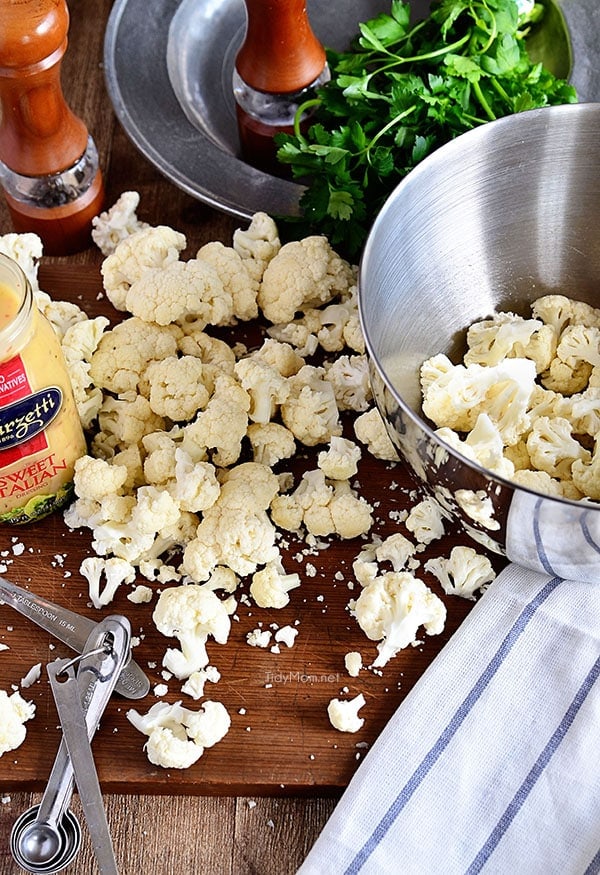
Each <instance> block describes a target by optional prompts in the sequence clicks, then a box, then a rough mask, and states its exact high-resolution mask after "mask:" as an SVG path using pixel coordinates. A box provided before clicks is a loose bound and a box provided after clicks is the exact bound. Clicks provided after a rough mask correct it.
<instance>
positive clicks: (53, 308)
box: [35, 292, 87, 343]
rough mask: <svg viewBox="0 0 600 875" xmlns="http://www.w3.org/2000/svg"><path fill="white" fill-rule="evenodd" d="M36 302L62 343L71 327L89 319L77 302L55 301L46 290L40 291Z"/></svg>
mask: <svg viewBox="0 0 600 875" xmlns="http://www.w3.org/2000/svg"><path fill="white" fill-rule="evenodd" d="M35 302H36V304H37V308H38V310H39V311H40V312H41V313H42V314H43V315H44V316H45V317H46V319H47V320H48V322H49V323H50V324H51V325H52V327H53V328H54V331H55V333H56V335H57V336H58V339H59V340H60V341H61V343H62V340H63V338H64V336H65V334H66V333H67V331H68V330H69V328H71V327H72V326H73V325H76V324H77V323H78V322H85V321H86V320H87V316H86V314H85V313H84V312H83V310H82V309H81V308H80V307H78V306H77V304H73V303H71V302H70V301H55V300H54V299H53V298H51V297H50V296H49V295H47V294H46V293H45V292H38V293H37V295H36V296H35Z"/></svg>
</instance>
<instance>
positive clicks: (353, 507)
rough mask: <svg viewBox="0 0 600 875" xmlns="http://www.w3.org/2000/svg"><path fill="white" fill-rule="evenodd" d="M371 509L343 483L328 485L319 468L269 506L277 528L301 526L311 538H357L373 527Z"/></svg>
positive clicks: (308, 472) (306, 475) (346, 483)
mask: <svg viewBox="0 0 600 875" xmlns="http://www.w3.org/2000/svg"><path fill="white" fill-rule="evenodd" d="M372 510H373V508H372V507H371V505H370V504H369V503H368V502H367V501H366V500H365V499H364V498H362V496H358V495H357V494H356V493H355V492H354V491H353V490H352V489H351V487H350V485H349V483H348V481H346V480H335V481H332V482H331V483H328V482H327V481H326V479H325V474H324V473H323V471H321V470H320V469H319V468H317V469H315V470H313V471H305V473H304V474H303V475H302V480H301V481H300V484H299V485H298V487H297V488H296V490H295V491H294V492H292V493H291V494H290V495H278V496H276V497H275V498H274V499H273V501H272V502H271V517H272V519H273V521H274V522H275V524H276V525H278V526H280V527H281V528H283V529H287V530H288V531H298V530H299V529H300V527H301V526H302V525H304V526H306V529H307V530H308V531H309V532H310V533H311V534H313V535H323V536H325V535H334V534H335V535H339V536H340V537H341V538H357V537H358V536H359V535H362V534H365V533H366V532H368V531H369V529H370V528H371V526H372V525H373V517H372V514H371V511H372Z"/></svg>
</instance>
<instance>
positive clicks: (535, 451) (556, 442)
mask: <svg viewBox="0 0 600 875" xmlns="http://www.w3.org/2000/svg"><path fill="white" fill-rule="evenodd" d="M571 430H572V426H571V423H570V422H569V420H568V419H564V418H563V417H560V416H555V417H552V418H550V417H548V416H539V417H538V418H537V419H535V420H534V422H533V424H532V426H531V431H530V432H529V435H528V436H527V451H528V453H529V457H530V459H531V461H532V463H533V466H534V467H535V468H537V469H539V470H540V471H546V472H547V473H548V474H550V476H551V477H556V478H558V479H559V480H570V479H571V466H572V464H573V462H574V461H575V459H581V461H582V462H584V463H585V462H589V460H590V458H591V454H590V452H589V451H588V450H586V449H584V447H582V445H581V444H580V443H579V441H577V440H576V439H575V438H574V437H573V436H572V433H571Z"/></svg>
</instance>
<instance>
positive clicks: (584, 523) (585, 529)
mask: <svg viewBox="0 0 600 875" xmlns="http://www.w3.org/2000/svg"><path fill="white" fill-rule="evenodd" d="M589 513H590V511H586V513H584V514H583V515H582V517H581V531H582V532H583V537H584V538H585V540H586V542H587V543H588V544H589V545H590V547H592V549H594V550H595V551H596V553H600V546H599V545H598V543H597V542H596V540H595V538H594V537H593V535H592V533H591V532H590V529H589V526H588V524H587V517H588V516H589ZM594 513H595V511H594Z"/></svg>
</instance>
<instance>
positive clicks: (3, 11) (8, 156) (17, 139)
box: [0, 0, 104, 255]
mask: <svg viewBox="0 0 600 875" xmlns="http://www.w3.org/2000/svg"><path fill="white" fill-rule="evenodd" d="M0 19H1V20H2V27H1V28H0V183H1V184H2V187H3V189H4V196H5V199H6V202H7V205H8V208H9V211H10V214H11V218H12V221H13V225H14V228H15V230H16V231H17V232H19V233H24V232H27V231H32V232H34V233H36V234H38V235H39V236H40V237H41V239H42V241H43V243H44V250H45V252H46V253H47V254H50V255H64V254H67V253H69V252H75V251H77V250H79V249H83V248H84V247H85V246H87V245H88V244H89V237H90V231H91V220H92V218H93V217H94V216H95V215H97V214H98V213H99V212H100V211H101V209H102V205H103V201H104V189H103V184H102V175H101V173H100V170H99V167H98V153H97V150H96V146H95V144H94V141H93V139H92V138H91V137H90V135H89V133H88V130H87V128H86V126H85V124H84V123H83V121H82V120H81V119H80V118H78V117H77V116H76V115H75V114H74V113H73V112H72V110H71V109H70V108H69V106H68V105H67V103H66V101H65V98H64V95H63V92H62V87H61V83H60V67H61V63H62V58H63V55H64V53H65V50H66V48H67V32H68V27H69V11H68V7H67V4H66V2H65V0H20V2H19V3H15V2H14V0H0Z"/></svg>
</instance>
